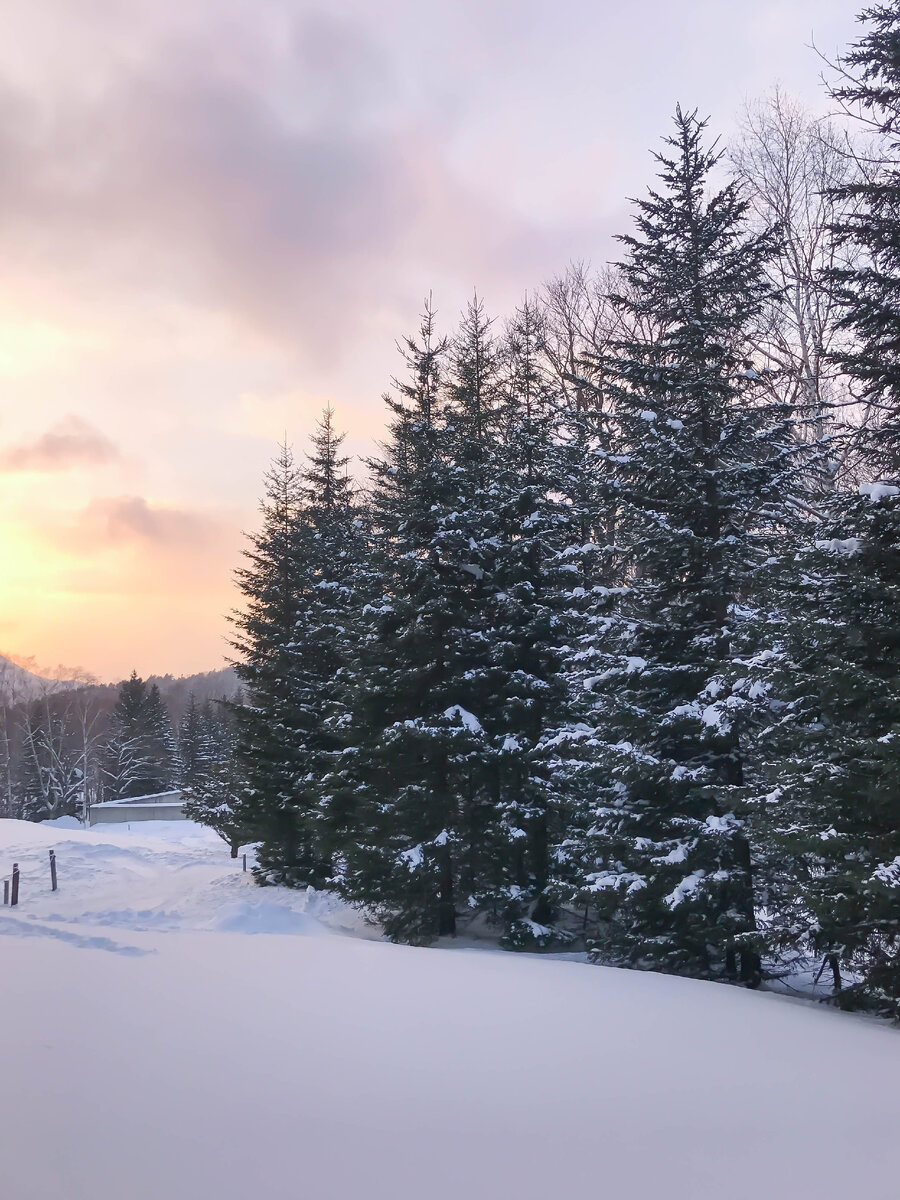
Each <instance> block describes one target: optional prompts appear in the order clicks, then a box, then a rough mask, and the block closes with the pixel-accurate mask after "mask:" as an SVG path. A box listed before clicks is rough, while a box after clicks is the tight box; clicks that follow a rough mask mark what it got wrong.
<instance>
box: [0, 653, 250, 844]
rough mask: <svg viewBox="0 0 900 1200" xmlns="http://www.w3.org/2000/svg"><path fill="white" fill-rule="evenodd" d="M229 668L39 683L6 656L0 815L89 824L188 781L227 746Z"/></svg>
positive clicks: (232, 679) (0, 690)
mask: <svg viewBox="0 0 900 1200" xmlns="http://www.w3.org/2000/svg"><path fill="white" fill-rule="evenodd" d="M239 690H240V685H239V683H238V680H237V676H236V675H235V673H234V671H233V669H232V668H230V667H229V668H226V669H224V670H221V671H208V672H204V673H201V674H198V675H188V676H180V677H174V676H172V675H162V676H150V677H149V678H148V679H147V680H142V679H139V678H138V677H137V676H136V675H135V676H133V677H132V678H131V679H129V680H125V681H123V682H122V683H121V684H119V685H115V684H97V683H89V682H83V681H80V680H77V679H74V680H72V679H70V680H64V681H57V680H49V679H44V678H41V677H40V676H38V675H35V674H32V673H31V672H29V671H26V670H24V669H23V668H22V667H19V666H17V665H16V664H14V663H12V662H10V661H9V660H8V659H4V658H0V817H18V818H24V819H26V820H32V821H43V820H47V819H52V818H54V817H59V816H79V817H81V816H83V815H84V813H85V810H86V808H87V809H89V808H90V806H91V804H96V803H99V802H100V801H102V800H110V799H118V798H119V797H121V796H137V795H141V794H148V793H153V792H159V791H165V790H166V789H168V788H172V787H176V786H179V787H180V786H183V785H187V784H188V783H190V782H191V781H192V780H193V779H194V778H195V777H196V774H197V768H198V764H199V762H200V761H206V760H207V759H208V758H211V757H212V755H213V754H214V752H215V750H216V748H217V747H218V746H219V745H220V743H221V741H222V739H223V738H227V729H228V725H229V718H228V715H227V705H226V704H225V703H224V701H227V700H229V699H233V698H234V697H235V696H236V695H237V693H238V692H239Z"/></svg>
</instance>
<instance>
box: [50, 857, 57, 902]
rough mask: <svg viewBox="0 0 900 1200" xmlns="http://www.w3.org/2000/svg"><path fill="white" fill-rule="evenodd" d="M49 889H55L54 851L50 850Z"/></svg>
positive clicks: (53, 890) (52, 890)
mask: <svg viewBox="0 0 900 1200" xmlns="http://www.w3.org/2000/svg"><path fill="white" fill-rule="evenodd" d="M50 891H51V892H55V891H56V851H55V850H51V851H50Z"/></svg>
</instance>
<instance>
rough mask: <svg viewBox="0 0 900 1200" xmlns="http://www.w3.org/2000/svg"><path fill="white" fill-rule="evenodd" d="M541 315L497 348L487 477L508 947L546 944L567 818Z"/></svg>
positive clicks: (490, 630)
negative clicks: (556, 736) (559, 746)
mask: <svg viewBox="0 0 900 1200" xmlns="http://www.w3.org/2000/svg"><path fill="white" fill-rule="evenodd" d="M543 336H544V332H543V323H542V321H541V318H540V314H539V312H538V310H537V308H536V306H535V305H534V304H533V303H532V302H530V301H528V300H526V301H525V303H524V304H523V306H522V307H521V308H520V309H519V310H518V311H517V313H516V314H515V316H514V318H513V319H512V321H511V322H510V324H509V327H508V329H507V331H506V335H505V337H504V340H503V344H502V347H501V355H502V364H503V365H502V385H501V398H500V403H499V408H498V414H497V425H498V429H497V434H496V441H495V445H494V446H493V447H492V453H491V464H490V471H491V479H490V482H489V484H488V485H487V494H488V496H489V498H490V507H491V509H492V510H493V511H492V522H491V529H490V532H491V535H492V543H493V552H492V561H491V563H490V568H489V574H488V575H487V576H486V580H485V582H486V585H487V586H486V589H485V590H486V596H485V615H484V627H485V636H486V638H487V645H488V648H489V654H488V659H487V673H486V685H487V694H486V697H485V700H484V701H483V709H484V713H485V718H484V719H485V725H486V727H487V728H488V729H489V731H490V732H491V734H492V735H493V738H492V740H493V747H492V748H493V752H494V764H493V773H492V778H491V779H490V781H489V782H490V787H491V790H492V791H493V800H492V829H491V836H490V839H489V844H491V845H492V847H493V848H494V851H493V860H494V861H493V867H492V871H491V875H490V879H489V884H490V888H491V892H490V900H491V903H492V906H493V908H494V909H495V911H496V912H497V913H498V915H499V916H500V917H501V919H502V921H503V924H504V942H505V944H506V945H508V946H511V947H518V946H529V945H535V944H538V945H545V944H548V943H549V942H550V941H551V940H552V939H553V938H554V937H555V936H559V935H558V933H555V932H554V930H553V929H552V928H550V925H551V923H552V922H553V919H554V916H555V907H554V905H553V903H552V902H551V899H550V896H549V893H548V884H549V881H550V875H551V867H550V859H551V853H552V849H553V845H554V843H555V841H556V840H557V839H558V837H559V833H560V829H561V826H562V822H563V797H562V792H561V789H560V786H559V784H560V778H559V765H558V763H557V761H556V757H557V756H556V755H548V754H547V753H546V750H545V742H546V740H547V738H548V737H549V736H550V735H551V734H552V733H553V732H554V731H555V730H556V729H558V728H559V726H560V725H561V724H562V723H563V721H564V720H565V717H566V714H567V711H568V706H567V691H566V682H565V679H564V676H563V666H564V655H563V651H564V646H565V643H566V640H567V637H568V635H569V633H570V630H571V620H570V614H569V605H570V596H569V592H570V590H571V588H572V582H571V573H572V564H571V563H570V562H569V561H568V557H567V554H566V550H567V548H568V545H569V537H568V535H569V534H570V532H571V529H570V520H569V513H568V510H567V506H566V504H565V503H564V501H563V498H562V493H563V487H564V484H563V480H562V476H561V469H562V466H563V461H562V458H561V455H560V447H559V445H558V443H557V441H556V438H555V434H556V428H557V423H558V420H559V410H558V406H559V400H560V398H559V396H558V395H557V393H556V391H555V390H554V388H553V386H552V385H551V382H550V378H549V376H548V374H547V373H546V372H545V371H544V369H543V366H542V361H541V350H542V345H543Z"/></svg>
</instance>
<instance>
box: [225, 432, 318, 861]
mask: <svg viewBox="0 0 900 1200" xmlns="http://www.w3.org/2000/svg"><path fill="white" fill-rule="evenodd" d="M260 507H261V512H262V527H261V529H260V530H259V532H258V533H256V534H255V535H253V536H252V538H251V541H250V547H249V548H248V549H247V550H245V552H244V554H245V557H246V559H247V565H246V566H244V567H242V568H241V569H240V570H239V571H238V572H237V579H238V586H239V588H240V591H241V594H242V596H243V600H244V607H243V609H242V610H241V611H240V612H239V613H238V614H237V615H236V616H235V619H234V620H235V626H236V630H237V632H236V636H235V638H234V641H233V646H234V648H235V651H236V652H237V655H238V659H237V661H236V664H235V670H236V671H237V674H238V677H239V678H240V680H241V681H242V683H243V684H244V685H245V689H246V697H245V701H244V702H243V703H242V704H240V705H237V706H236V707H235V717H236V720H237V724H238V730H239V738H238V760H239V764H240V766H241V769H242V772H243V775H244V776H245V778H246V819H247V822H248V825H249V826H250V827H251V829H252V830H253V834H254V838H255V839H257V840H259V841H260V842H261V843H262V848H261V851H260V855H259V862H260V867H261V869H262V871H263V872H264V873H266V874H271V875H272V876H273V877H275V878H277V879H279V880H281V881H284V882H288V883H297V884H304V883H310V882H318V881H320V880H321V878H322V875H323V871H324V864H323V863H322V861H321V856H320V854H319V848H318V845H317V841H316V836H315V831H314V829H315V825H316V823H317V822H316V819H315V810H314V806H313V805H311V804H310V803H309V802H308V792H307V791H306V790H305V789H304V788H303V787H302V785H301V783H300V781H301V780H302V779H303V778H304V775H305V769H304V768H305V763H304V732H305V728H306V726H307V724H308V698H307V697H306V696H305V695H303V694H298V692H297V687H296V684H297V680H298V679H300V678H302V673H303V669H304V668H303V660H302V657H301V647H300V645H299V644H298V631H301V632H302V628H303V626H304V623H305V621H306V605H307V602H308V598H309V590H310V586H311V581H310V578H309V571H308V564H309V561H310V558H311V549H312V531H311V529H310V528H309V525H308V523H307V522H306V521H305V520H304V517H303V474H302V470H301V468H300V467H299V466H298V465H297V464H296V462H295V460H294V456H293V452H292V451H291V449H290V447H289V446H287V445H286V444H285V445H282V446H281V447H280V449H279V453H278V455H277V457H276V459H275V461H274V462H273V463H272V466H271V468H270V469H269V471H268V473H267V474H266V478H265V495H264V498H263V501H262V503H261V506H260Z"/></svg>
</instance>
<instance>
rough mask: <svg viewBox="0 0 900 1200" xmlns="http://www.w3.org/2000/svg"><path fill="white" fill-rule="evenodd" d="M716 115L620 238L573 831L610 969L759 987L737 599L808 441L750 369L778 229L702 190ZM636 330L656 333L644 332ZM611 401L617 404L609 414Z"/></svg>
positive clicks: (606, 365)
mask: <svg viewBox="0 0 900 1200" xmlns="http://www.w3.org/2000/svg"><path fill="white" fill-rule="evenodd" d="M705 124H706V123H705V122H704V121H701V120H698V118H697V116H696V114H688V113H684V112H682V110H681V109H680V108H679V109H678V110H677V112H676V117H675V133H674V135H672V136H671V137H669V138H667V139H666V145H667V148H668V149H667V151H666V152H665V153H662V154H660V155H657V161H658V163H659V177H660V179H661V181H662V187H661V189H660V190H659V191H651V192H650V194H649V197H648V198H647V199H645V200H641V201H639V202H638V203H637V206H636V207H637V215H636V227H637V228H636V233H635V234H634V235H631V236H627V237H625V238H623V239H622V241H623V242H624V244H625V245H626V247H627V249H628V257H627V259H626V261H625V262H624V263H623V264H622V267H621V270H622V272H623V276H624V278H625V280H626V281H627V284H628V285H629V286H628V288H627V291H625V292H624V293H623V294H621V295H617V296H615V297H614V298H613V300H614V303H616V304H617V305H618V306H619V307H620V308H621V309H622V311H623V314H624V315H625V317H626V318H628V321H627V325H628V326H629V327H630V328H633V329H635V330H636V331H637V332H636V333H635V335H634V336H631V337H626V338H624V339H622V340H621V341H620V342H618V343H617V344H615V345H614V346H613V348H612V351H611V352H610V353H609V354H607V355H604V356H602V357H601V358H600V359H599V360H598V361H597V362H596V363H595V364H594V365H595V366H596V368H597V372H598V377H599V385H598V386H599V387H600V388H601V389H602V391H603V392H604V393H605V398H606V400H607V401H610V400H611V401H612V409H611V415H610V418H609V434H608V439H609V440H608V445H609V447H610V449H609V450H603V449H601V454H602V455H603V457H604V471H603V475H602V481H601V486H602V487H603V489H604V491H605V492H606V494H607V496H608V500H609V503H610V506H611V507H612V508H614V510H615V555H616V560H617V568H618V576H619V578H618V583H619V585H620V587H621V594H620V595H619V596H618V597H617V600H616V605H615V609H614V612H613V613H612V615H611V617H610V619H609V622H608V625H607V629H606V638H607V643H606V645H605V646H603V647H601V653H600V654H599V655H598V656H597V659H596V665H595V666H594V669H593V673H592V676H591V677H589V678H588V679H586V681H585V682H586V683H587V684H588V685H589V688H590V690H591V691H592V693H593V696H594V702H595V711H596V716H595V718H594V721H593V724H594V726H595V729H594V731H593V732H592V733H591V734H590V735H589V736H588V738H587V741H589V742H590V743H591V746H592V749H593V748H595V749H596V753H597V762H598V766H599V769H600V772H601V775H602V776H604V777H605V778H603V779H601V783H602V787H601V789H600V790H599V792H598V793H597V795H596V798H594V799H592V798H591V797H590V796H587V797H586V805H587V809H586V811H585V812H584V813H583V814H582V816H581V817H580V818H578V819H576V826H577V827H579V828H580V829H582V830H583V831H584V835H583V839H582V841H581V845H580V846H578V847H569V853H570V855H571V856H574V858H575V859H576V860H579V859H580V862H581V881H580V888H579V889H578V891H577V893H576V895H577V898H578V899H579V900H580V902H581V903H583V904H586V905H588V906H589V907H593V908H594V910H595V912H596V913H597V914H598V915H599V916H600V917H602V918H604V919H605V921H606V922H607V924H605V926H604V931H603V932H602V934H600V935H598V938H597V940H596V943H595V954H596V955H597V956H600V957H601V958H603V959H604V960H605V961H613V962H622V963H630V964H632V965H638V966H654V967H657V968H659V969H663V970H667V971H673V972H678V973H684V974H694V975H702V976H706V977H712V978H716V977H720V976H722V977H735V976H737V975H738V974H739V975H740V978H741V979H742V980H744V981H745V982H747V983H750V984H754V983H757V982H758V981H759V975H760V962H759V952H758V941H757V937H756V932H755V913H754V907H755V906H754V890H753V879H752V865H751V856H750V847H749V842H748V837H747V832H746V829H745V823H744V820H743V819H742V815H741V812H740V809H739V801H740V797H741V795H742V790H743V786H744V765H745V763H744V760H745V754H746V746H745V744H743V743H742V740H741V729H742V720H743V718H742V714H743V712H744V709H745V708H746V707H747V704H748V700H749V697H748V696H747V695H746V694H745V686H746V685H745V683H744V682H743V680H742V679H741V678H739V677H738V678H735V676H734V672H733V669H732V668H733V661H732V659H733V655H734V650H735V623H736V622H737V621H738V620H739V618H740V601H741V599H742V597H744V596H745V595H746V594H747V593H748V592H749V590H750V588H751V583H752V578H753V575H754V572H755V570H756V569H757V568H758V566H759V565H760V564H761V563H762V562H764V561H765V560H766V559H767V558H768V557H769V556H770V554H771V551H772V547H773V543H774V541H775V539H777V536H778V529H779V521H780V514H781V512H782V506H783V499H784V492H785V489H786V486H787V483H788V480H789V478H790V476H791V473H792V470H793V466H794V464H793V459H794V454H795V450H796V442H795V440H794V439H793V438H792V436H791V425H790V416H789V413H788V412H787V411H786V409H785V406H784V405H783V404H782V403H781V402H780V401H779V400H778V399H777V397H776V396H774V395H773V394H772V392H771V389H770V388H769V386H768V383H767V380H766V378H765V377H762V376H761V374H760V373H758V372H757V371H756V369H754V367H753V365H752V363H751V362H750V358H749V353H750V351H749V332H750V329H751V327H752V324H753V322H754V320H755V318H756V317H757V315H758V313H759V312H760V310H761V308H762V306H763V305H764V304H765V303H766V302H767V301H768V300H769V299H770V288H769V285H768V284H767V283H766V281H765V274H764V272H763V270H762V268H763V265H764V263H765V261H766V259H767V257H768V256H769V255H770V254H771V253H772V252H773V249H774V244H775V243H774V241H773V238H772V237H771V236H770V235H769V234H763V235H753V234H751V233H749V232H748V230H747V223H746V214H747V202H746V200H745V199H744V198H743V196H742V194H741V192H740V189H739V187H737V186H736V185H734V184H731V185H728V186H726V187H724V188H723V189H722V190H721V191H718V192H713V193H711V194H710V193H709V176H710V172H711V171H712V170H713V168H714V166H715V164H716V161H717V155H716V153H715V151H714V150H710V149H707V148H706V147H705V146H704V143H703V138H704V130H705ZM642 330H649V333H647V334H644V333H642V332H641V331H642ZM604 407H606V405H604Z"/></svg>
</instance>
